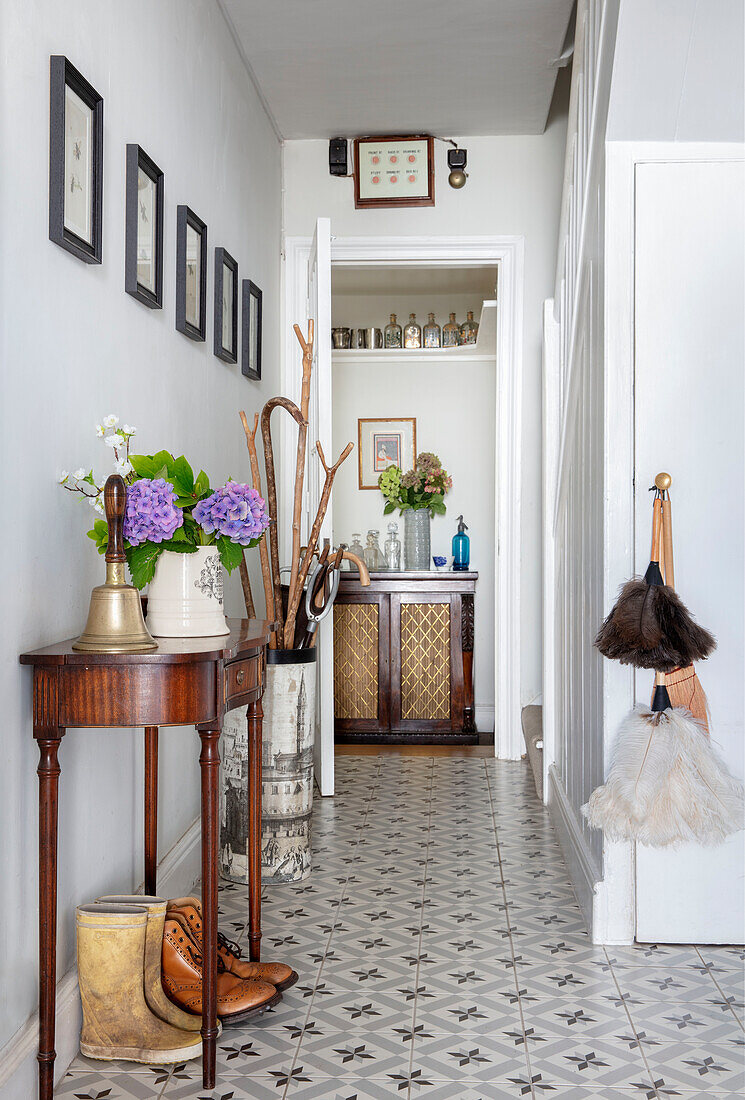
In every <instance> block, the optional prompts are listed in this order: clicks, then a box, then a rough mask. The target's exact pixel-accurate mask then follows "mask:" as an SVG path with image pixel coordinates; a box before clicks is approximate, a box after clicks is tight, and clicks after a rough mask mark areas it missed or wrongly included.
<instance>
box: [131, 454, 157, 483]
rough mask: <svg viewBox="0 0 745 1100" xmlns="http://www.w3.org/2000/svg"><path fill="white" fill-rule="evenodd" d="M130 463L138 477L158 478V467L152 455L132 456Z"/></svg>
mask: <svg viewBox="0 0 745 1100" xmlns="http://www.w3.org/2000/svg"><path fill="white" fill-rule="evenodd" d="M129 461H130V462H131V463H132V468H133V469H134V472H135V473H136V474H137V476H138V477H149V478H154V477H156V476H157V471H158V466H157V464H156V463H155V462H154V460H153V459H152V458H151V457H150V455H130V456H129Z"/></svg>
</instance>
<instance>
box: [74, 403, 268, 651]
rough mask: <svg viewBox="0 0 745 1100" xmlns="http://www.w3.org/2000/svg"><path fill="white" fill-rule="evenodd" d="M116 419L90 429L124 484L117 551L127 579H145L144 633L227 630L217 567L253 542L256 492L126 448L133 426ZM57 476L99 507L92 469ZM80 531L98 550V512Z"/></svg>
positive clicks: (102, 541) (260, 517)
mask: <svg viewBox="0 0 745 1100" xmlns="http://www.w3.org/2000/svg"><path fill="white" fill-rule="evenodd" d="M118 423H119V419H118V417H116V416H114V415H113V414H111V415H110V416H107V417H105V418H104V420H103V422H102V423H101V424H99V425H97V427H96V433H97V434H98V435H99V436H100V437H101V438H103V440H104V442H105V443H106V445H107V446H109V447H111V449H112V451H113V455H114V468H115V470H116V472H117V473H119V474H121V475H122V477H124V479H125V482H126V484H127V503H126V511H125V514H124V551H125V554H126V557H127V564H128V566H129V572H130V574H131V577H132V583H133V584H134V586H135V587H136V588H139V589H142V588H144V587H145V585H146V584H150V590H149V594H148V626H149V628H150V631H151V633H153V634H156V635H158V634H159V635H161V636H162V635H167V636H176V637H188V636H207V635H210V634H224V633H227V625H226V623H225V616H224V614H223V611H222V606H223V600H222V573H221V568H220V567H221V565H222V566H224V567H225V569H227V571H228V573H230V572H232V570H233V569H235V567H236V566H237V565H240V563H241V560H242V558H243V552H244V550H245V549H248V548H250V547H253V546H257V545H258V543H259V541H260V540H261V538H262V536H263V534H264V532H265V531H266V529H267V527H268V526H269V522H270V520H269V516H268V514H267V511H266V505H265V503H264V500H263V499H262V497H261V496H260V495H259V494H258V493H257V492H256V490H255V489H253V488H252V487H251V486H249V485H243V484H239V483H237V482H235V481H231V480H229V481H227V482H226V483H225V485H222V486H220V488H219V489H214V490H213V489H212V488H211V486H210V482H209V478H208V476H207V474H206V473H205V472H204V470H200V471H199V473H198V474H197V475H196V476H195V475H194V471H193V469H192V467H191V465H190V464H189V462H188V461H187V459H186V458H185V456H184V455H179V456H178V457H174V455H172V454H171V453H170V452H169V451H165V450H162V451H158V452H157V453H156V454H153V455H133V454H130V448H131V441H132V437H133V436H134V435H135V434H136V431H137V429H136V428H131V427H129V426H128V425H124V426H123V427H122V428H118V427H117V425H118ZM59 482H60V484H61V485H62V486H63V487H64V488H65V489H67V490H68V491H70V492H73V493H79V494H80V495H81V497H82V498H84V499H86V500H88V502H89V504H90V505H91V506H92V507H93V508H94V509H95V511H96V512H99V513H102V512H103V504H102V494H103V485H102V484H99V482H98V481H97V480H96V478H95V476H94V474H93V471H92V470H90V471H88V472H86V471H85V469H83V468H81V469H78V470H76V471H75V472H74V473H73V474H72V475H71V474H68V473H67V472H66V471H64V472H63V473H62V474H61V475H60V478H59ZM88 538H90V539H92V540H93V542H94V543H95V544H96V546H97V548H98V552H99V553H100V554H103V553H105V552H106V545H107V542H108V524H107V523H106V520H103V519H96V520H95V521H94V524H93V528H92V529H91V530H90V531H89V532H88ZM200 597H201V598H200Z"/></svg>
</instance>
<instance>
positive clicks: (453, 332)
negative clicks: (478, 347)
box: [442, 313, 460, 348]
mask: <svg viewBox="0 0 745 1100" xmlns="http://www.w3.org/2000/svg"><path fill="white" fill-rule="evenodd" d="M459 340H460V325H459V324H458V322H457V321H456V319H455V314H454V313H451V314H450V320H449V321H448V323H447V324H446V325H443V326H442V346H443V347H444V348H457V346H458V341H459Z"/></svg>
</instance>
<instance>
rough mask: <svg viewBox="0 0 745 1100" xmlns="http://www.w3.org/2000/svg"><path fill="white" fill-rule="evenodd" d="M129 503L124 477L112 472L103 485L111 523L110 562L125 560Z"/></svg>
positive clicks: (107, 515)
mask: <svg viewBox="0 0 745 1100" xmlns="http://www.w3.org/2000/svg"><path fill="white" fill-rule="evenodd" d="M126 503H127V487H126V485H125V484H124V478H123V477H121V476H120V475H119V474H111V475H110V476H109V477H107V478H106V484H105V485H104V487H103V506H104V509H105V510H106V522H107V523H108V525H109V544H108V546H107V547H106V561H107V562H108V563H110V564H113V563H115V562H125V561H126V560H127V559H126V557H125V556H124V509H125V507H126Z"/></svg>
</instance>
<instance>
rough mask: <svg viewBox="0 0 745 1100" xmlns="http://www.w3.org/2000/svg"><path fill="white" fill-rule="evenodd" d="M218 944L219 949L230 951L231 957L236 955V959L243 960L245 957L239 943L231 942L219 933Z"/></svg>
mask: <svg viewBox="0 0 745 1100" xmlns="http://www.w3.org/2000/svg"><path fill="white" fill-rule="evenodd" d="M217 943H218V946H219V947H222V948H223V950H224V951H229V952H230V954H231V955H235V957H236V959H242V958H243V955H242V953H241V949H240V947H239V946H238V944H237V943H235V942H234V941H233V940H229V939H228V937H227V936H226V935H224V934H223V933H222V932H218V933H217Z"/></svg>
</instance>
